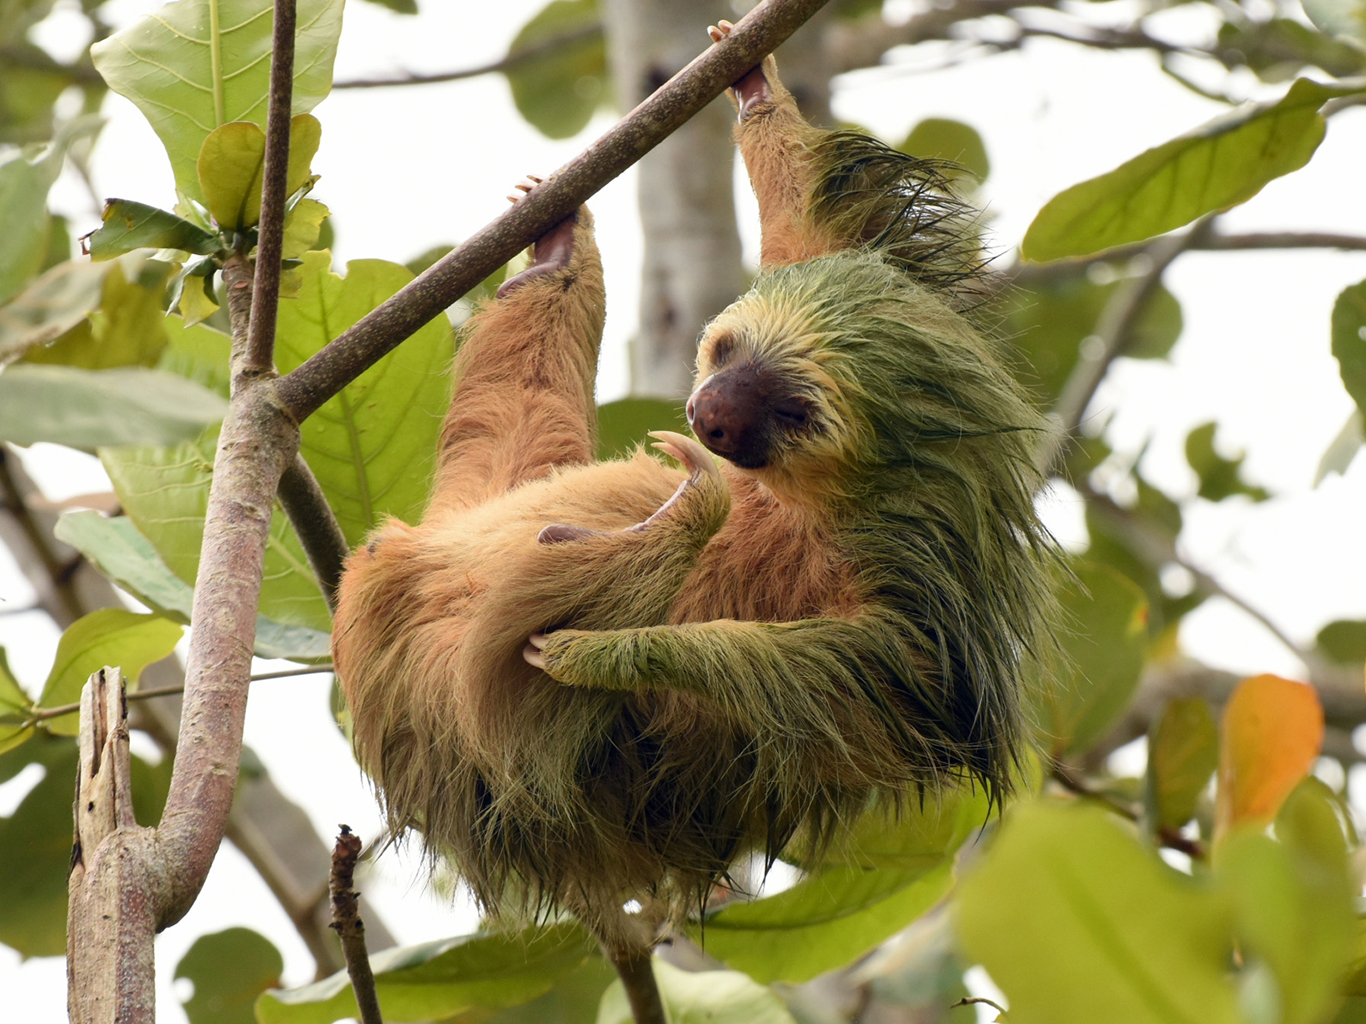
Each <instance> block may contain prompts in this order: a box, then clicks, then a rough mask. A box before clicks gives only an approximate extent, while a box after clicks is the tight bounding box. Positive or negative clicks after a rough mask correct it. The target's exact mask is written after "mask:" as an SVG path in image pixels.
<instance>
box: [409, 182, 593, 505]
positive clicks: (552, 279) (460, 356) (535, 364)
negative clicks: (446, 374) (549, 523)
mask: <svg viewBox="0 0 1366 1024" xmlns="http://www.w3.org/2000/svg"><path fill="white" fill-rule="evenodd" d="M519 187H522V186H519ZM605 308H606V296H605V293H604V291H603V281H602V260H601V259H600V257H599V256H598V249H597V245H596V244H595V243H594V241H593V218H592V217H591V215H590V214H589V213H588V210H587V208H580V210H579V212H578V213H577V214H576V215H575V216H573V217H570V218H569V219H567V220H565V221H563V222H561V223H560V224H559V225H557V226H556V227H554V228H552V229H551V230H550V231H549V232H547V233H546V235H545V236H544V237H543V238H541V239H540V240H539V241H538V242H537V243H536V246H535V249H534V257H533V260H532V263H531V266H529V267H528V268H527V269H526V270H524V271H523V272H522V273H520V274H518V275H517V276H516V277H514V278H512V279H511V280H509V281H508V282H507V283H505V284H504V285H503V286H502V288H500V289H499V290H498V297H497V298H496V299H494V300H493V301H492V302H489V303H488V304H486V305H485V306H483V308H481V309H480V310H479V312H478V313H476V314H475V315H474V316H473V317H472V318H471V319H470V322H469V324H468V325H467V326H466V328H465V330H464V340H463V342H462V344H461V345H460V349H459V351H458V352H457V354H456V359H455V395H454V397H453V398H452V400H451V408H450V412H449V413H448V414H447V416H446V422H445V424H444V426H443V428H442V432H441V447H440V450H439V462H438V467H437V480H436V489H435V495H434V497H433V499H432V505H431V508H432V510H433V511H436V510H445V509H454V508H463V507H467V506H469V505H475V504H479V503H480V502H482V501H485V500H487V499H488V498H490V497H492V496H494V495H497V494H501V493H503V492H505V491H507V490H509V489H511V488H513V487H515V486H517V485H518V484H520V483H523V482H525V481H527V480H531V479H535V478H537V477H540V476H544V475H545V474H546V473H547V472H549V471H550V469H551V468H553V467H554V466H559V465H574V464H582V463H587V462H591V461H592V460H593V457H594V447H595V434H596V422H597V411H596V409H595V407H594V404H593V382H594V380H595V378H596V376H597V362H598V344H599V342H600V340H601V338H602V324H603V316H604V311H605Z"/></svg>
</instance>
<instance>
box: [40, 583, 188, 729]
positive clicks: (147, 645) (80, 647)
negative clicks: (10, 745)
mask: <svg viewBox="0 0 1366 1024" xmlns="http://www.w3.org/2000/svg"><path fill="white" fill-rule="evenodd" d="M182 633H184V629H183V628H182V627H181V626H180V625H178V624H177V623H174V622H172V621H170V620H169V619H166V618H163V617H162V616H160V615H139V614H138V613H137V612H130V611H125V610H124V609H122V608H101V609H100V610H99V611H94V612H91V613H90V614H89V615H84V616H82V617H81V618H79V619H77V620H76V621H75V622H73V623H72V624H71V625H70V626H68V627H67V628H66V631H65V632H64V633H62V638H61V640H59V641H58V642H57V657H56V659H55V660H54V661H53V663H52V671H51V672H49V673H48V676H47V682H46V683H44V684H43V695H42V696H41V697H40V698H39V699H38V703H39V704H40V705H41V706H42V707H45V708H53V707H59V706H60V705H63V704H74V703H76V702H77V701H79V700H80V699H81V687H83V686H84V685H85V681H86V680H87V679H89V678H90V676H91V675H92V674H93V673H95V672H98V671H99V670H100V669H102V668H104V667H105V666H106V665H112V666H115V667H117V668H121V669H122V670H123V677H124V679H126V680H128V682H129V688H130V689H132V688H133V687H132V685H131V684H132V683H134V682H136V681H137V677H138V674H139V673H141V672H142V670H143V669H144V668H146V667H147V666H148V665H150V664H152V662H154V661H160V660H161V659H162V658H164V657H166V656H167V655H168V654H170V653H171V652H172V651H173V650H175V645H176V644H177V643H178V642H179V640H180V636H181V634H182ZM77 718H78V716H77V715H76V713H75V712H72V713H71V714H69V715H62V716H60V717H58V718H53V719H49V720H48V722H47V727H48V730H49V731H51V732H53V733H56V734H58V735H61V736H74V735H76V728H77V726H78V725H79V722H78V720H77Z"/></svg>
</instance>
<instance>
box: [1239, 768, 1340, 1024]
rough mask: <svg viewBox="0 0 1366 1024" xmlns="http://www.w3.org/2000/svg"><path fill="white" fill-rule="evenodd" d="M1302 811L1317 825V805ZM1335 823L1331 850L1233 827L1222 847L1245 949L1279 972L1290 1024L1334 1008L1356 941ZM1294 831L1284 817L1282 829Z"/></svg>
mask: <svg viewBox="0 0 1366 1024" xmlns="http://www.w3.org/2000/svg"><path fill="white" fill-rule="evenodd" d="M1312 781H1313V782H1317V781H1318V780H1312ZM1318 785H1319V786H1320V787H1322V783H1318ZM1298 799H1299V800H1301V801H1303V802H1305V803H1308V802H1311V801H1312V802H1319V803H1320V804H1321V805H1322V804H1324V803H1326V801H1327V800H1331V799H1332V794H1331V793H1329V794H1327V795H1326V797H1325V796H1324V795H1321V794H1317V793H1314V792H1312V790H1310V791H1308V792H1306V793H1304V794H1303V795H1301V796H1299V797H1298ZM1289 803H1290V801H1289V800H1288V801H1287V804H1289ZM1329 813H1330V815H1331V812H1329ZM1303 816H1304V817H1307V818H1309V819H1310V827H1311V828H1312V827H1313V817H1315V815H1314V814H1313V812H1312V811H1310V812H1309V813H1307V814H1304V815H1303ZM1331 827H1332V828H1333V831H1335V832H1337V833H1338V844H1337V845H1338V849H1337V850H1336V851H1334V852H1335V853H1336V856H1332V857H1330V858H1324V857H1320V856H1314V855H1312V854H1310V855H1306V853H1304V852H1302V851H1301V850H1298V849H1296V845H1300V844H1296V843H1295V842H1294V840H1293V839H1292V841H1291V842H1290V843H1286V844H1281V843H1275V842H1272V841H1271V840H1270V839H1269V838H1267V837H1266V836H1265V835H1263V834H1261V833H1260V832H1244V833H1242V834H1239V835H1234V836H1233V837H1231V838H1230V839H1229V840H1228V841H1227V842H1226V843H1225V844H1224V845H1223V846H1222V847H1221V848H1220V851H1219V858H1218V872H1217V874H1218V879H1219V881H1220V882H1221V883H1222V884H1223V885H1224V886H1225V887H1226V888H1227V890H1228V892H1229V894H1230V897H1231V900H1232V903H1233V906H1234V908H1235V913H1236V927H1237V929H1238V933H1239V936H1240V938H1241V939H1242V941H1243V948H1244V952H1245V954H1248V953H1250V954H1255V955H1256V956H1259V957H1261V958H1262V959H1263V960H1265V961H1266V962H1267V963H1268V964H1269V965H1270V967H1271V969H1272V971H1273V972H1274V974H1275V976H1276V981H1277V982H1278V986H1277V987H1278V989H1279V995H1280V998H1279V1000H1278V1002H1279V1004H1280V1011H1281V1013H1280V1020H1281V1021H1282V1022H1284V1024H1313V1022H1315V1021H1319V1020H1323V1019H1325V1016H1326V1015H1327V1014H1329V1013H1331V1011H1332V1009H1333V1008H1334V1007H1335V1006H1336V1004H1337V1002H1338V1001H1339V998H1340V997H1339V995H1338V983H1339V980H1340V979H1341V977H1342V975H1343V974H1344V972H1345V971H1346V969H1347V966H1348V961H1349V959H1350V958H1351V955H1352V952H1353V947H1354V945H1355V938H1356V921H1355V914H1354V913H1353V906H1352V886H1351V883H1350V881H1349V879H1348V873H1347V855H1346V848H1345V845H1344V844H1343V842H1342V837H1341V832H1340V831H1339V830H1338V828H1337V825H1336V823H1335V822H1333V823H1331ZM1294 831H1295V829H1294V826H1293V825H1292V826H1290V827H1289V828H1286V827H1284V826H1282V824H1281V823H1280V822H1279V821H1278V823H1277V833H1278V834H1281V833H1283V832H1290V833H1293V832H1294ZM1310 842H1313V838H1312V837H1311V838H1310ZM1319 845H1320V846H1321V845H1322V844H1319Z"/></svg>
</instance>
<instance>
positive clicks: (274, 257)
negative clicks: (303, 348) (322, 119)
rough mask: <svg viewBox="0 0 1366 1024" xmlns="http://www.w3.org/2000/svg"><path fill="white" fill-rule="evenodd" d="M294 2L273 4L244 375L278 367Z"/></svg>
mask: <svg viewBox="0 0 1366 1024" xmlns="http://www.w3.org/2000/svg"><path fill="white" fill-rule="evenodd" d="M295 20H296V19H295V0H275V29H274V35H273V38H272V40H271V55H270V102H269V105H268V106H267V108H266V153H265V162H264V164H263V165H262V170H261V221H260V225H259V227H258V230H257V241H256V277H255V280H254V281H253V283H252V290H251V293H252V294H251V321H250V324H249V326H248V328H247V345H246V350H245V353H244V362H243V364H242V366H241V367H240V370H241V371H244V372H254V373H270V372H272V371H273V370H274V368H275V320H276V313H277V311H278V307H279V305H280V260H281V258H282V256H281V254H282V252H283V248H284V233H285V200H286V199H288V198H289V197H288V195H287V190H288V188H289V184H288V181H289V122H290V106H291V104H292V103H293V96H294V25H295Z"/></svg>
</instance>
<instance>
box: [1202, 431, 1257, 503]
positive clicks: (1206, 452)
mask: <svg viewBox="0 0 1366 1024" xmlns="http://www.w3.org/2000/svg"><path fill="white" fill-rule="evenodd" d="M1216 429H1217V425H1216V424H1214V423H1213V422H1211V423H1204V424H1201V425H1200V426H1198V427H1196V428H1195V429H1194V430H1192V431H1191V432H1190V433H1189V434H1187V435H1186V461H1187V462H1189V463H1190V467H1191V469H1193V470H1195V475H1196V476H1198V477H1199V478H1200V490H1199V491H1198V492H1197V493H1198V494H1199V495H1200V497H1202V498H1204V499H1206V500H1207V501H1223V500H1224V499H1225V498H1229V497H1232V496H1233V495H1235V494H1245V495H1247V496H1248V497H1249V498H1251V499H1252V500H1253V501H1266V499H1267V498H1269V497H1271V495H1270V494H1268V493H1267V491H1266V489H1265V488H1262V487H1258V486H1255V485H1253V484H1249V483H1247V482H1246V481H1245V480H1244V479H1243V477H1242V467H1243V459H1244V456H1242V455H1239V456H1238V457H1237V458H1236V459H1226V458H1224V457H1223V456H1222V455H1220V454H1219V453H1218V452H1217V451H1215V450H1214V432H1215V430H1216Z"/></svg>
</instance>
